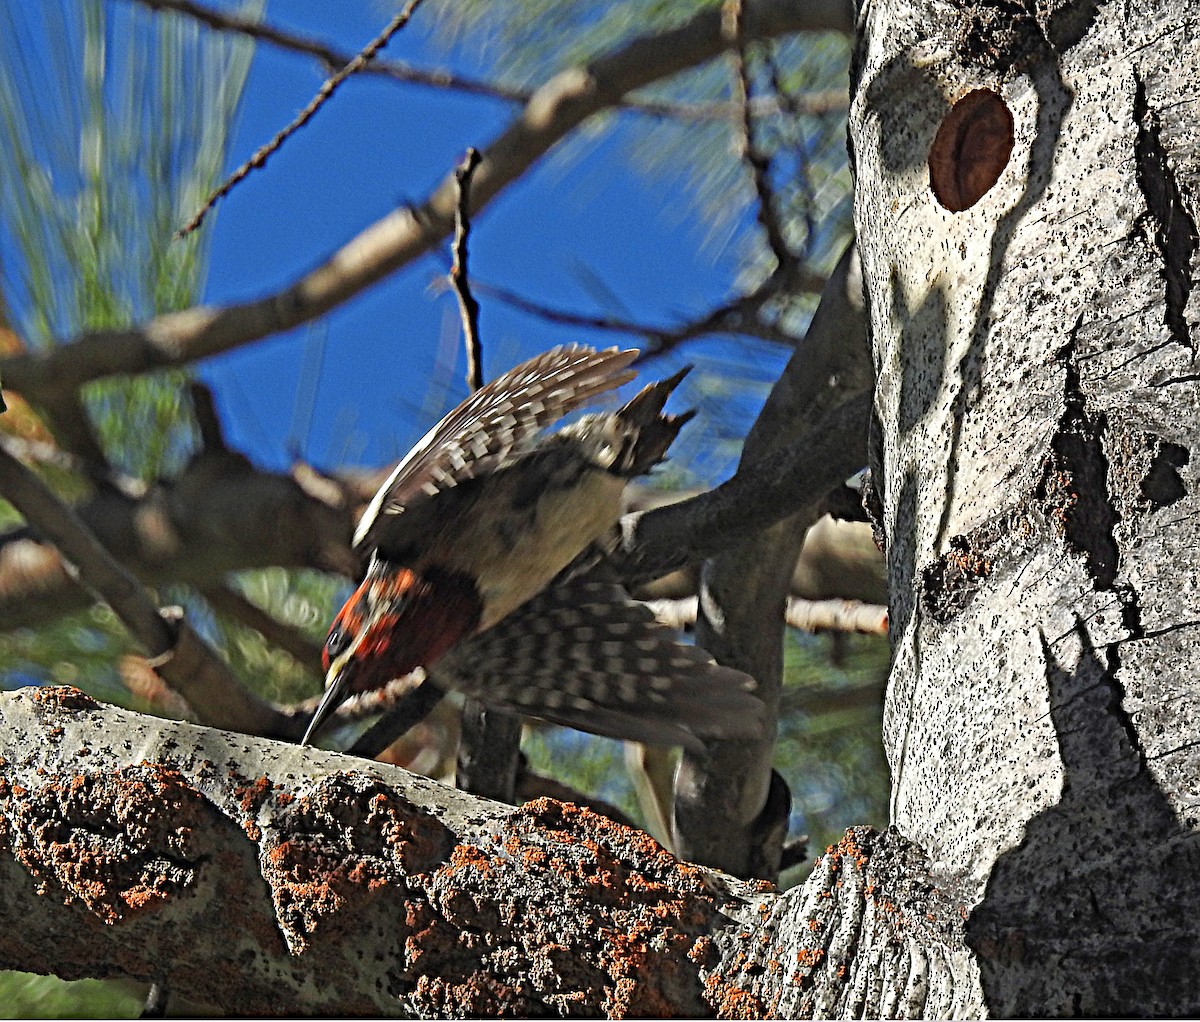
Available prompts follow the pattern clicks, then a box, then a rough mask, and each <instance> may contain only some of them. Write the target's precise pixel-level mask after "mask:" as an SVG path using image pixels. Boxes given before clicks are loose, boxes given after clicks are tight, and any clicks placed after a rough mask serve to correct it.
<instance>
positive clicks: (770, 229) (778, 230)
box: [721, 0, 795, 273]
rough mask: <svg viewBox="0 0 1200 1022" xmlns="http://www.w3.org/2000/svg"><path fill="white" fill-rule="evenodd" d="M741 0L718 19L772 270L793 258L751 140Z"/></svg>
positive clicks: (729, 1) (728, 4)
mask: <svg viewBox="0 0 1200 1022" xmlns="http://www.w3.org/2000/svg"><path fill="white" fill-rule="evenodd" d="M743 7H744V3H743V0H725V3H724V4H722V6H721V23H722V26H723V28H724V31H725V35H726V38H728V40H729V41H730V43H731V46H730V50H729V53H730V59H731V61H732V63H733V97H734V101H735V102H736V103H737V104H738V106H739V107H740V108H741V111H742V116H741V125H740V127H741V142H740V148H741V158H742V160H743V161H744V162H745V163H746V165H747V167H749V169H750V176H751V178H752V180H753V181H754V191H755V193H756V194H757V195H758V222H759V225H760V226H761V227H762V229H763V232H764V233H765V234H766V236H767V246H768V247H769V248H770V249H771V252H772V254H773V255H774V256H775V262H776V268H777V269H776V272H777V273H778V271H779V270H782V269H784V268H785V267H788V266H791V265H792V264H793V263H794V262H795V256H793V254H792V251H791V249H790V248H789V247H788V243H787V239H786V238H785V237H784V236H783V227H782V225H781V224H780V223H779V218H778V216H777V215H776V210H775V198H774V194H773V192H772V188H771V158H770V156H768V155H767V154H766V153H765V152H763V151H762V150H760V149H759V148H758V146H757V145H756V144H755V142H754V118H753V115H752V114H751V112H750V100H751V98H752V96H751V92H752V89H751V83H750V70H749V67H748V66H747V61H746V38H745V31H744V25H743V22H744V14H745V11H744V9H743Z"/></svg>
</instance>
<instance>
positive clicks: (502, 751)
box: [425, 148, 521, 802]
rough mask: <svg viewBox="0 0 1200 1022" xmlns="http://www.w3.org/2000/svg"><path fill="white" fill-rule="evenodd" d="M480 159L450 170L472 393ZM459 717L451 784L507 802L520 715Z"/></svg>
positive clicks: (479, 355) (453, 278)
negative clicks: (472, 244)
mask: <svg viewBox="0 0 1200 1022" xmlns="http://www.w3.org/2000/svg"><path fill="white" fill-rule="evenodd" d="M480 160H481V157H480V155H479V150H477V149H474V148H471V149H468V150H467V154H466V156H465V157H464V158H463V161H462V162H461V163H460V164H459V165H458V167H457V168H456V169H455V171H454V182H455V185H456V187H457V191H458V194H457V197H456V201H455V203H454V245H453V252H454V262H453V265H451V267H450V283H451V285H452V286H453V288H454V293H455V295H457V296H458V311H459V315H460V316H461V317H462V329H463V343H464V344H465V345H466V348H467V386H468V387H470V388H471V391H472V392H474V391H477V390H478V389H479V388H480V387H482V386H483V342H482V341H481V339H480V336H479V303H478V302H477V301H476V300H475V296H474V295H473V294H471V281H470V274H469V272H468V269H467V257H468V254H467V240H468V238H469V237H470V234H471V217H470V212H471V208H470V207H471V178H472V176H473V175H474V173H475V168H476V167H478V166H479V163H480ZM425 684H426V685H428V684H429V682H428V681H426V683H425ZM436 695H437V689H436V688H435V689H434V690H433V692H432V693H431V695H430V696H429V697H428V701H429V702H431V703H432V702H433V701H434V697H435V696H436ZM460 721H461V723H460V730H459V737H458V760H457V764H456V768H455V774H454V783H455V784H457V785H458V787H460V788H461V789H463V791H470V792H472V793H474V794H476V795H484V796H486V797H487V798H494V799H499V800H500V801H501V802H512V801H513V798H514V793H515V791H516V783H517V768H518V764H519V763H520V759H521V718H520V717H518V716H516V715H515V714H512V713H508V712H507V711H504V710H498V709H495V708H493V707H490V706H487V705H486V704H484V703H482V702H480V701H479V700H477V699H468V700H467V701H466V703H465V704H464V706H463V708H462V715H461V718H460Z"/></svg>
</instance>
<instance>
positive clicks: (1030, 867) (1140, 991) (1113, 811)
mask: <svg viewBox="0 0 1200 1022" xmlns="http://www.w3.org/2000/svg"><path fill="white" fill-rule="evenodd" d="M1068 643H1069V644H1070V646H1071V647H1076V648H1075V650H1072V652H1073V653H1074V652H1077V654H1078V656H1077V659H1076V657H1075V656H1074V655H1072V656H1070V657H1068V658H1067V659H1075V660H1076V666H1075V668H1074V669H1073V670H1072V669H1070V668H1068V667H1067V666H1064V664H1063V663H1061V662H1060V661H1059V660H1058V659H1057V657H1056V655H1055V652H1054V648H1053V647H1055V646H1058V647H1060V653H1061V647H1063V646H1065V645H1067V644H1068ZM1120 645H1121V644H1120V643H1111V644H1108V645H1106V646H1104V647H1102V648H1101V649H1100V650H1097V649H1096V647H1095V645H1094V644H1093V642H1092V639H1091V636H1090V635H1089V633H1088V629H1087V625H1086V623H1085V622H1083V621H1082V620H1079V621H1077V622H1076V626H1075V628H1074V629H1073V630H1072V631H1071V632H1070V633H1068V634H1067V635H1066V636H1063V637H1062V639H1060V640H1058V641H1056V642H1050V641H1047V639H1046V638H1045V636H1042V648H1043V651H1044V654H1045V658H1046V680H1047V683H1048V685H1049V696H1050V714H1051V716H1052V717H1053V719H1054V725H1055V730H1056V732H1057V734H1058V737H1059V752H1060V755H1061V758H1062V765H1063V773H1064V777H1063V788H1062V796H1061V799H1060V801H1059V802H1058V804H1057V805H1055V806H1052V807H1051V808H1049V809H1047V810H1045V811H1044V812H1042V813H1040V814H1039V815H1037V816H1035V817H1034V818H1033V819H1031V820H1030V821H1029V824H1028V825H1027V827H1026V830H1025V840H1024V842H1023V843H1022V844H1021V845H1020V846H1018V847H1017V848H1014V849H1012V850H1011V851H1009V852H1007V853H1005V854H1004V855H1002V856H1001V857H1000V859H999V860H998V861H997V863H996V865H995V867H994V869H993V871H992V875H991V879H990V880H989V882H988V886H987V890H986V892H985V895H984V898H983V901H982V902H981V903H980V905H979V906H978V907H977V908H976V909H975V911H974V912H973V913H972V915H971V918H970V920H969V921H968V924H967V943H968V945H969V946H970V947H971V949H972V950H973V951H974V952H975V953H976V955H977V956H978V961H979V968H980V974H981V979H982V985H983V990H984V997H985V1003H986V1004H987V1006H988V1009H989V1011H990V1013H991V1014H992V1015H993V1016H996V1017H1000V1016H1022V1015H1024V1016H1033V1015H1040V1016H1055V1015H1063V1014H1071V1015H1091V1016H1132V1017H1146V1016H1153V1015H1194V1014H1196V1013H1197V1012H1198V1011H1200V987H1198V986H1197V984H1196V981H1195V977H1196V976H1197V975H1198V974H1200V941H1197V939H1196V927H1195V920H1196V919H1197V917H1198V916H1200V889H1197V888H1196V887H1195V886H1194V885H1193V886H1192V889H1191V891H1190V892H1189V894H1188V896H1187V897H1186V898H1184V899H1180V900H1176V901H1174V902H1171V903H1168V902H1167V901H1166V900H1165V899H1164V898H1163V897H1162V895H1161V891H1162V886H1161V885H1162V880H1163V878H1164V877H1169V876H1196V875H1197V871H1198V869H1200V845H1198V844H1197V842H1196V835H1195V834H1194V833H1192V832H1191V831H1189V830H1188V829H1186V828H1185V827H1184V826H1181V824H1180V821H1179V820H1178V819H1177V818H1176V816H1175V813H1174V812H1173V810H1172V808H1171V806H1170V804H1169V802H1168V801H1167V798H1166V796H1165V795H1164V794H1163V792H1162V790H1161V789H1160V787H1159V786H1158V784H1157V783H1156V781H1155V779H1154V777H1153V775H1152V774H1151V772H1150V770H1149V769H1148V768H1147V763H1146V757H1145V754H1144V751H1143V750H1142V748H1141V745H1140V740H1139V737H1138V734H1137V732H1136V730H1135V728H1134V725H1133V722H1132V721H1131V720H1130V717H1129V714H1128V711H1127V710H1126V709H1125V707H1124V706H1123V705H1122V700H1123V698H1124V695H1125V692H1124V689H1123V687H1122V685H1121V682H1120V679H1119V668H1120ZM1180 889H1181V887H1180V886H1178V885H1176V886H1174V887H1172V890H1180Z"/></svg>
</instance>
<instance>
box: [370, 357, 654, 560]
mask: <svg viewBox="0 0 1200 1022" xmlns="http://www.w3.org/2000/svg"><path fill="white" fill-rule="evenodd" d="M637 354H638V353H637V351H636V350H629V351H621V350H619V349H617V348H608V349H607V350H605V351H596V350H595V349H593V348H588V347H585V346H583V345H575V344H572V345H563V346H561V347H558V348H554V349H553V350H551V351H548V352H545V353H544V354H542V355H538V356H537V357H536V358H531V359H529V360H528V361H526V362H522V363H521V364H520V365H518V366H516V367H515V368H513V369H510V370H509V371H508V372H506V373H504V374H503V375H502V376H498V377H496V379H494V380H492V381H491V383H488V384H486V385H484V386H483V387H481V388H480V389H479V390H477V391H476V392H475V393H474V394H472V395H471V396H470V397H469V398H467V400H465V401H464V402H463V403H462V404H460V405H459V406H458V407H457V408H455V409H454V410H453V411H452V412H450V413H449V414H448V415H447V416H446V417H445V418H444V419H442V420H441V422H439V423H438V424H437V425H436V426H434V427H433V429H431V430H430V431H429V432H428V433H426V434H425V436H423V437H422V438H421V440H420V441H419V442H418V443H417V445H416V446H415V447H414V448H413V449H412V450H411V451H409V452H408V454H407V455H406V456H405V458H404V459H403V460H402V461H401V462H400V464H398V465H397V466H396V467H395V469H393V470H392V473H391V475H389V476H388V478H387V480H386V481H385V482H384V484H383V485H382V486H381V487H380V488H379V492H378V493H376V494H375V496H374V497H373V498H372V499H371V503H370V504H368V505H367V509H366V511H364V512H363V516H362V519H361V520H360V521H359V523H358V528H357V529H356V530H355V533H354V546H355V547H357V548H361V549H362V550H363V551H364V552H370V551H371V550H373V549H375V548H377V547H378V548H382V549H384V551H385V552H386V548H387V547H388V546H389V545H406V541H405V540H404V538H403V531H404V524H403V523H402V522H401V519H402V518H403V516H404V512H406V511H410V510H411V509H413V508H414V507H420V506H421V505H422V504H425V503H427V502H429V501H432V500H433V499H435V498H436V497H437V495H438V494H439V493H442V492H444V491H446V490H448V489H451V488H453V487H455V486H457V485H459V484H460V483H463V482H466V481H467V480H470V479H473V478H476V477H477V476H479V475H481V474H483V473H485V472H488V471H491V470H492V469H494V468H495V467H496V466H497V465H498V464H500V463H501V462H503V460H504V459H505V458H507V457H508V456H509V455H510V454H511V453H513V452H514V451H519V450H520V449H521V448H522V447H523V446H525V445H527V444H528V443H529V442H530V440H532V439H533V437H534V436H536V435H537V433H538V432H540V431H541V430H542V429H543V428H545V427H546V426H549V425H550V424H552V423H554V422H556V421H557V420H558V419H560V418H562V417H563V416H564V415H566V414H567V413H568V412H570V411H572V410H573V409H575V408H578V407H580V406H581V405H583V404H585V403H586V402H588V401H590V400H591V399H592V398H593V397H595V396H597V395H598V394H603V393H604V392H605V391H608V390H613V389H614V388H616V387H619V386H621V385H622V384H623V383H627V382H628V381H629V380H631V379H633V377H634V375H635V373H634V372H633V370H631V369H629V368H628V366H629V364H630V363H631V362H632V361H633V360H634V359H635V358H637ZM397 531H399V532H400V533H401V535H400V537H396V536H395V533H396V532H397Z"/></svg>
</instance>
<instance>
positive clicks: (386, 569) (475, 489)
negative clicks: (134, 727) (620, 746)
mask: <svg viewBox="0 0 1200 1022" xmlns="http://www.w3.org/2000/svg"><path fill="white" fill-rule="evenodd" d="M637 355H638V352H637V350H636V349H634V350H620V349H617V348H609V349H606V350H602V351H597V350H595V349H593V348H591V347H587V346H584V345H576V344H572V345H562V346H559V347H556V348H554V349H553V350H551V351H548V352H545V353H543V354H541V355H538V356H536V357H534V358H531V359H529V360H527V361H525V362H522V363H521V364H520V365H518V366H516V367H515V368H513V369H511V370H509V371H508V372H506V373H504V374H503V375H501V376H498V377H496V378H495V379H494V380H492V381H491V382H490V383H488V384H485V385H484V386H483V387H481V388H479V389H478V390H477V391H475V392H474V393H473V394H472V395H471V396H470V397H468V398H467V399H466V400H465V401H463V402H462V404H460V405H459V406H458V407H457V408H455V409H454V410H453V411H451V412H450V413H449V414H447V415H446V416H445V417H444V418H443V419H442V420H441V421H440V422H438V423H437V425H435V426H434V427H433V428H432V429H431V430H429V432H428V433H426V434H425V436H424V437H423V438H422V439H421V440H420V441H418V442H417V444H416V446H415V447H413V449H412V450H411V451H410V452H409V453H408V455H406V456H405V457H404V458H403V459H402V460H401V461H400V462H399V464H397V466H396V467H395V468H394V469H393V470H392V472H391V473H390V475H389V476H388V477H387V479H386V480H385V481H384V483H383V485H382V486H380V488H379V490H378V492H377V493H376V494H375V495H374V497H373V498H372V499H371V501H370V502H369V504H368V505H367V507H366V509H365V510H364V512H363V515H362V518H361V519H360V521H359V523H358V526H357V528H356V530H355V533H354V538H353V546H354V548H355V550H356V551H358V552H359V553H360V554H361V555H362V557H363V560H364V562H365V565H366V567H365V571H364V573H363V577H362V580H361V582H360V583H359V585H358V586H357V588H356V589H355V590H354V592H353V593H352V594H351V595H350V597H349V598H348V599H347V600H346V602H345V604H344V605H343V606H342V608H341V610H339V611H338V613H337V615H336V616H335V618H334V620H333V624H332V626H331V627H330V630H329V634H328V637H327V639H326V641H325V645H324V648H323V650H322V666H323V667H324V669H325V672H326V681H325V691H324V694H323V695H322V698H321V700H320V702H319V704H318V706H317V709H316V711H315V712H314V714H313V717H312V719H311V721H310V723H309V726H308V729H307V731H306V732H305V735H304V737H303V739H302V741H301V744H302V745H308V744H309V743H310V742H311V740H312V739H313V737H314V736H315V735H316V734H317V732H318V730H319V729H320V727H321V726H322V724H323V723H324V722H325V721H327V720H328V719H329V717H330V715H331V714H332V713H333V711H334V710H335V709H336V708H337V707H338V706H339V705H340V704H341V703H342V702H343V701H345V700H346V699H348V698H350V697H351V696H353V695H356V694H359V693H364V692H372V691H376V690H378V689H381V688H383V687H384V686H386V685H387V684H388V683H389V682H390V681H392V680H393V679H395V678H400V677H404V676H405V675H408V674H409V673H410V672H412V671H414V670H416V669H417V668H423V669H424V670H425V671H426V673H427V676H428V677H430V678H432V679H435V680H436V683H437V684H438V685H439V686H440V687H443V688H450V689H455V690H458V691H460V692H462V693H464V694H465V695H467V696H469V697H472V698H475V699H478V700H480V701H482V702H483V703H485V704H487V705H491V706H495V707H499V708H502V709H509V710H514V711H516V712H518V713H521V714H524V715H527V716H533V717H539V718H541V719H543V720H547V721H550V722H551V723H558V724H565V725H567V726H570V727H575V728H579V729H582V730H585V731H590V732H593V733H597V734H603V735H607V736H609V737H613V738H623V739H626V740H630V741H642V742H650V743H654V744H663V745H684V746H686V747H688V748H691V749H698V748H702V747H703V739H704V738H711V737H742V736H746V737H757V736H758V735H759V734H760V733H761V731H762V728H763V724H764V710H765V707H764V705H763V703H762V701H761V700H760V699H759V698H758V697H757V696H756V695H755V694H754V691H753V690H754V687H755V685H754V681H753V679H751V678H750V677H749V676H747V675H745V674H742V673H741V672H739V671H736V670H733V669H731V668H727V667H722V666H720V665H718V664H716V663H715V662H714V661H713V659H712V658H711V657H709V656H708V654H706V653H705V652H704V651H703V650H700V649H698V648H697V647H695V646H690V645H686V644H684V643H682V642H680V641H679V638H678V635H677V633H675V632H674V631H673V630H671V629H669V628H667V627H666V626H664V625H661V624H659V623H658V622H657V621H656V620H655V619H654V616H653V614H652V613H651V612H650V611H649V610H648V609H647V608H646V607H645V606H644V605H642V604H639V603H636V602H635V601H633V600H632V599H630V598H629V596H628V594H627V593H626V592H625V590H624V588H623V587H622V586H621V585H620V584H619V582H618V581H617V580H615V579H613V578H609V577H607V576H606V575H605V574H604V572H603V566H602V558H603V551H604V550H605V549H606V544H609V543H611V542H612V541H613V537H614V536H615V535H616V526H617V522H618V521H619V519H620V515H621V511H622V493H623V491H624V489H625V486H626V484H627V482H628V481H629V480H630V479H631V478H633V477H635V476H638V475H642V474H645V473H647V472H649V471H650V470H651V469H652V468H653V467H654V466H655V465H657V464H659V463H660V462H662V461H663V460H665V457H666V452H667V449H668V448H669V447H670V446H671V444H672V442H673V441H674V440H675V438H676V436H677V435H678V433H679V431H680V429H681V428H682V427H683V426H684V424H685V423H687V422H688V421H689V420H690V419H691V418H692V417H693V415H694V414H695V413H694V412H692V411H687V412H683V413H681V414H677V415H667V414H664V413H663V408H664V406H665V405H666V402H667V399H668V398H669V397H670V396H671V393H672V392H673V391H674V390H675V388H676V387H677V386H678V384H679V382H680V381H681V380H682V379H683V377H684V375H685V374H686V373H687V371H688V369H687V368H685V369H683V370H681V371H680V372H678V373H676V374H675V375H673V376H671V377H670V378H668V379H665V380H660V381H658V382H656V383H652V384H650V385H648V386H646V387H645V388H644V389H643V390H642V391H641V392H639V393H638V394H637V395H635V396H634V397H633V398H632V399H631V400H630V401H628V402H627V403H626V404H624V405H623V406H621V407H620V408H618V409H616V410H615V411H600V412H592V413H590V414H585V415H583V416H581V417H580V418H579V419H577V420H576V421H574V422H571V423H569V424H568V425H565V426H563V427H561V428H560V429H558V430H556V431H547V429H548V427H550V426H552V425H553V424H555V423H556V422H558V420H560V419H561V418H563V417H564V416H566V415H567V414H568V413H570V412H573V411H575V410H576V409H579V408H581V407H583V406H585V405H586V404H588V403H589V402H591V401H592V400H593V399H594V398H597V397H599V396H601V395H603V394H605V393H607V392H609V391H611V390H614V389H616V388H618V387H620V386H622V385H623V384H625V383H627V382H629V381H630V380H631V379H633V378H634V376H635V375H636V373H635V372H634V371H633V370H632V369H630V364H631V363H632V362H633V361H634V360H635V359H636V358H637Z"/></svg>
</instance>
